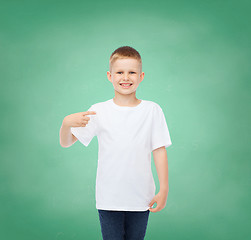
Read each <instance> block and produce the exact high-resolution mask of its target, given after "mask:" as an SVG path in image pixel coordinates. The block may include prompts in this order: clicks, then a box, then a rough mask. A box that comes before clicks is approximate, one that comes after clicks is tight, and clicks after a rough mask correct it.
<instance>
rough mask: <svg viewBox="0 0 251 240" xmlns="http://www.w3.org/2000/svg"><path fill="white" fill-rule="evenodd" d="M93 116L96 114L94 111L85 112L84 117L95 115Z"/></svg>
mask: <svg viewBox="0 0 251 240" xmlns="http://www.w3.org/2000/svg"><path fill="white" fill-rule="evenodd" d="M95 114H96V112H95V111H87V112H86V113H85V115H95Z"/></svg>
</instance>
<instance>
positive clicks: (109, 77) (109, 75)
mask: <svg viewBox="0 0 251 240" xmlns="http://www.w3.org/2000/svg"><path fill="white" fill-rule="evenodd" d="M106 74H107V78H108V80H109V81H110V82H111V81H112V79H111V73H110V71H107V73H106Z"/></svg>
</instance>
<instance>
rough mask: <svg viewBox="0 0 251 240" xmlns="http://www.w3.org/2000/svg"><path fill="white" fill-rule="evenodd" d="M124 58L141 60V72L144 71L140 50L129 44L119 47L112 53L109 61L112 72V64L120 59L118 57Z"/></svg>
mask: <svg viewBox="0 0 251 240" xmlns="http://www.w3.org/2000/svg"><path fill="white" fill-rule="evenodd" d="M123 58H134V59H136V60H138V61H139V63H140V73H142V59H141V56H140V54H139V52H138V51H137V50H136V49H134V48H132V47H129V46H122V47H119V48H117V49H116V50H115V51H114V52H113V53H112V55H111V57H110V61H109V68H110V72H111V70H112V65H113V63H114V62H115V61H116V60H118V59H123Z"/></svg>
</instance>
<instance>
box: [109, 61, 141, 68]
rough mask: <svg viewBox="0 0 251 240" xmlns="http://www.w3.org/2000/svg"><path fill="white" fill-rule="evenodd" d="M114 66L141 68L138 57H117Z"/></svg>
mask: <svg viewBox="0 0 251 240" xmlns="http://www.w3.org/2000/svg"><path fill="white" fill-rule="evenodd" d="M113 67H114V68H116V69H117V68H126V69H127V68H134V69H138V68H139V61H138V60H137V59H133V58H123V59H117V60H116V61H115V62H114V63H113Z"/></svg>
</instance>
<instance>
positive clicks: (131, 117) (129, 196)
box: [71, 99, 172, 211]
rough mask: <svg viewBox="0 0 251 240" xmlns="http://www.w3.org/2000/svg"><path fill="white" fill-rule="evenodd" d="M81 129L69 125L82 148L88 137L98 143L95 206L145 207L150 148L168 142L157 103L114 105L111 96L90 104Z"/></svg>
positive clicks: (149, 192)
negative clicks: (87, 119) (84, 124)
mask: <svg viewBox="0 0 251 240" xmlns="http://www.w3.org/2000/svg"><path fill="white" fill-rule="evenodd" d="M88 111H96V115H88V117H90V120H89V122H88V124H87V125H86V126H85V127H71V132H72V134H73V135H75V136H76V138H78V140H79V141H80V142H81V143H82V144H84V145H85V146H88V145H89V143H90V142H91V140H92V138H93V137H94V136H97V138H98V143H99V152H98V168H97V175H96V208H97V209H103V210H117V211H146V210H148V209H149V208H150V207H149V206H148V205H149V203H150V202H151V200H152V199H153V197H154V196H155V182H154V178H153V175H152V171H151V152H152V151H153V150H154V149H156V148H159V147H162V146H165V147H166V148H167V147H169V146H170V145H171V144H172V142H171V139H170V135H169V130H168V127H167V124H166V119H165V116H164V113H163V111H162V109H161V107H160V106H159V105H158V104H157V103H155V102H152V101H147V100H141V103H140V104H138V105H137V106H135V107H128V106H119V105H117V104H115V103H114V101H113V99H110V100H107V101H105V102H100V103H96V104H94V105H92V106H91V107H90V108H89V109H88Z"/></svg>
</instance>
